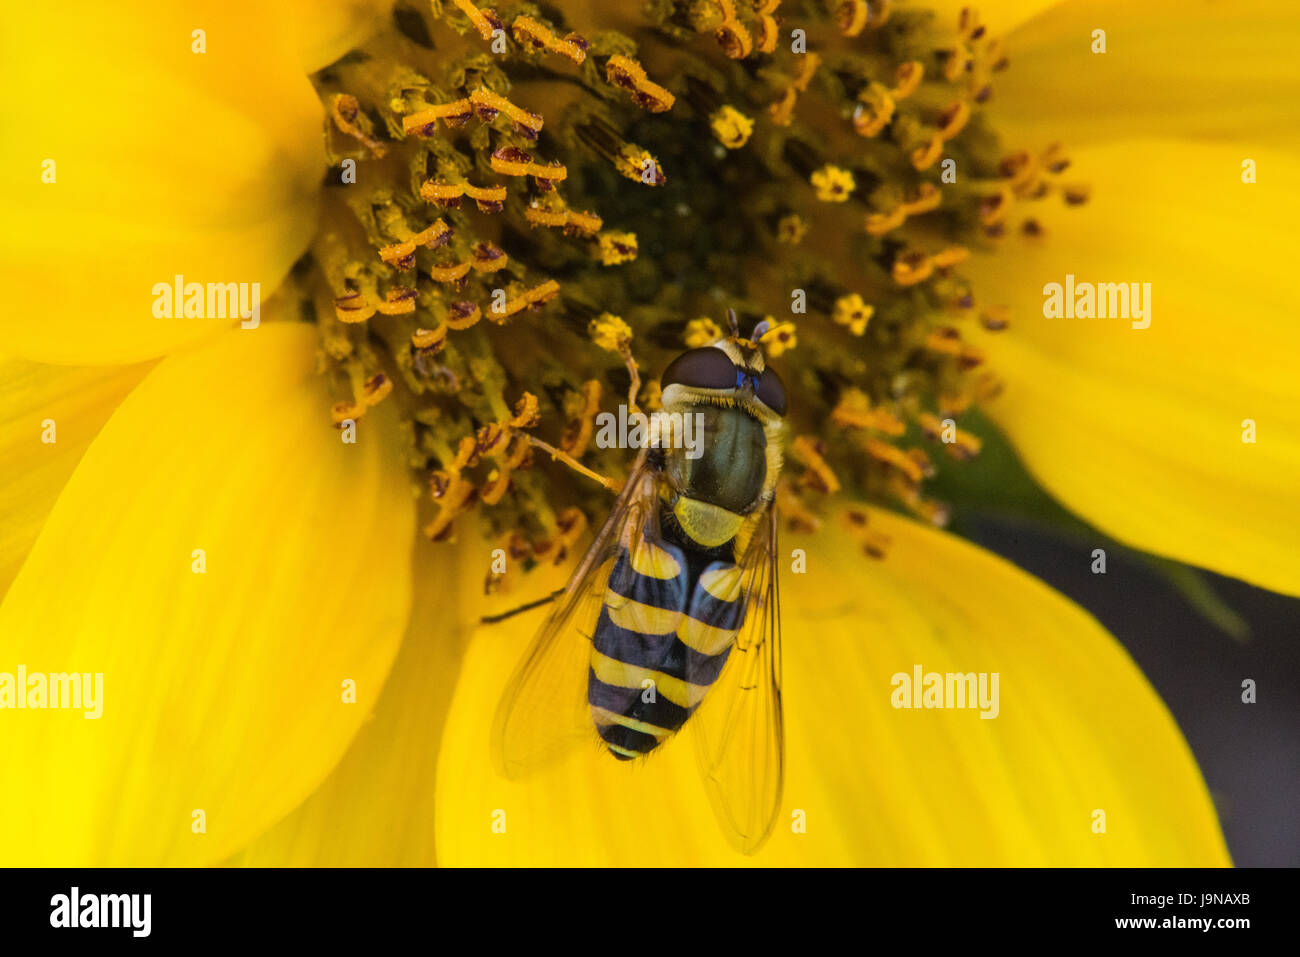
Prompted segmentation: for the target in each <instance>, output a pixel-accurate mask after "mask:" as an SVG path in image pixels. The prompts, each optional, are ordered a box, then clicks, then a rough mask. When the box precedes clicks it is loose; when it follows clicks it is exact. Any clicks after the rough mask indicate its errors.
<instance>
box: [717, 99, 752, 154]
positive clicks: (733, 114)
mask: <svg viewBox="0 0 1300 957" xmlns="http://www.w3.org/2000/svg"><path fill="white" fill-rule="evenodd" d="M709 126H710V128H711V129H712V130H713V135H714V136H715V137H717V140H718V142H719V143H721V144H722V145H723V146H725V147H726V148H727V149H729V150H736V149H740V148H741V147H742V146H744V145H745V144H746V143H748V142H749V137H750V136H751V135H752V134H753V132H754V121H753V120H752V119H750V118H749V117H748V116H746V115H745V114H744V113H741V112H740V110H738V109H736V108H735V107H733V106H721V107H719V108H718V109H717V110H715V111H714V113H713V115H712V116H710V117H709Z"/></svg>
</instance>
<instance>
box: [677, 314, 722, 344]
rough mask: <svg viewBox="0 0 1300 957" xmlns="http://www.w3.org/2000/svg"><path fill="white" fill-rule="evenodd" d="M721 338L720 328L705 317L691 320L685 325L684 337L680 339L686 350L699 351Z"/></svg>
mask: <svg viewBox="0 0 1300 957" xmlns="http://www.w3.org/2000/svg"><path fill="white" fill-rule="evenodd" d="M721 338H722V327H721V326H719V325H718V324H717V323H716V322H714V321H713V320H712V319H710V318H708V317H707V316H704V317H701V318H699V319H692V320H691V321H690V322H688V323H687V324H686V335H685V336H683V337H682V339H683V341H684V342H685V343H686V346H687V348H690V349H699V348H701V347H703V346H708V345H712V344H713V343H715V342H717V341H718V340H719V339H721Z"/></svg>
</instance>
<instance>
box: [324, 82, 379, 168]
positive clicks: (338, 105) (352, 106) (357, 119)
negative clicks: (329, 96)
mask: <svg viewBox="0 0 1300 957" xmlns="http://www.w3.org/2000/svg"><path fill="white" fill-rule="evenodd" d="M330 117H331V118H332V119H333V120H334V125H335V126H336V127H338V128H339V130H340V132H343V133H346V134H347V135H348V136H351V137H352V138H353V139H355V140H358V141H360V142H361V144H362V145H363V146H365V148H366V149H368V150H370V152H371V154H372V155H373V156H374V157H375V159H382V158H383V157H384V156H385V155H386V154H387V153H388V147H387V146H385V145H384V144H383V143H381V142H379V140H377V139H375V138H374V137H373V136H371V135H370V134H371V130H372V129H373V126H372V124H371V122H370V118H369V117H367V116H366V115H365V114H364V113H362V112H361V104H360V103H359V102H357V98H356V97H355V96H352V95H350V94H348V93H340V94H339V95H338V96H336V97H335V98H334V104H333V106H332V107H331V109H330Z"/></svg>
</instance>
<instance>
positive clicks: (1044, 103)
mask: <svg viewBox="0 0 1300 957" xmlns="http://www.w3.org/2000/svg"><path fill="white" fill-rule="evenodd" d="M1094 30H1104V31H1105V44H1106V52H1105V53H1093V52H1092V48H1093V44H1094V38H1093V31H1094ZM1007 46H1008V52H1009V57H1010V61H1011V65H1010V68H1009V69H1008V70H1007V71H1006V72H1005V73H1000V74H998V79H997V80H996V82H995V84H994V94H993V99H992V101H991V106H992V108H993V109H994V111H995V113H994V115H995V119H996V123H997V126H998V127H999V128H1000V129H1001V130H1002V131H1004V132H1011V133H1013V134H1014V135H1015V137H1016V138H1017V139H1019V140H1020V141H1022V142H1019V143H1017V145H1023V146H1026V147H1040V146H1044V145H1046V144H1047V143H1048V142H1050V141H1053V140H1058V139H1063V140H1064V141H1065V143H1066V145H1067V146H1074V145H1075V144H1081V143H1087V142H1092V141H1102V140H1114V139H1123V138H1126V137H1140V136H1170V135H1173V136H1197V137H1203V138H1206V139H1214V140H1224V139H1236V140H1241V141H1244V142H1247V143H1260V144H1263V145H1276V144H1278V143H1279V142H1293V141H1294V138H1295V136H1296V124H1295V104H1296V102H1297V100H1298V99H1300V70H1297V69H1296V64H1295V55H1296V50H1297V49H1298V48H1300V4H1295V3H1291V2H1288V0H1234V2H1232V3H1220V2H1218V0H1142V2H1141V3H1135V2H1133V0H1068V2H1065V3H1060V4H1058V5H1056V6H1054V7H1053V8H1052V9H1050V10H1048V11H1047V12H1046V13H1044V14H1042V15H1041V16H1039V17H1037V18H1035V19H1033V20H1031V21H1030V22H1028V23H1026V24H1024V25H1023V26H1022V27H1020V28H1019V29H1018V30H1016V31H1014V32H1013V33H1011V34H1010V35H1009V36H1008V37H1007Z"/></svg>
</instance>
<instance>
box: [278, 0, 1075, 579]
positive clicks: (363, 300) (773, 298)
mask: <svg viewBox="0 0 1300 957" xmlns="http://www.w3.org/2000/svg"><path fill="white" fill-rule="evenodd" d="M648 6H649V8H650V10H651V11H652V13H651V14H650V15H651V16H652V17H653V19H651V20H648V21H638V22H625V20H626V18H627V17H628V16H631V14H627V13H623V12H620V11H618V10H605V9H602V7H601V5H599V4H594V3H586V2H583V3H576V4H570V5H568V7H570V8H572V11H573V12H572V13H571V14H568V15H571V16H572V17H573V18H574V21H575V22H574V23H568V22H565V21H562V20H559V19H554V18H558V17H559V16H561V14H560V13H558V12H552V10H551V8H549V7H548V8H547V14H548V16H550V17H552V18H551V19H548V18H547V17H543V16H542V15H541V14H540V13H538V12H537V11H536V10H535V9H534V8H531V7H529V8H527V9H529V10H533V13H531V14H519V15H512V16H506V17H503V16H501V15H498V14H497V13H496V12H495V11H493V10H491V9H488V8H487V7H485V6H478V5H476V4H475V3H472V2H471V0H453V2H451V3H449V4H434V7H435V9H439V8H443V7H445V10H444V12H443V15H442V16H441V18H440V19H438V20H434V19H433V18H432V17H429V16H426V15H425V14H424V13H421V12H420V11H419V10H417V9H415V8H414V7H408V6H399V7H398V9H397V11H396V13H395V14H394V20H393V24H392V28H391V29H389V30H387V31H386V32H384V33H382V34H381V35H380V36H378V37H377V38H376V39H375V40H373V41H372V42H370V43H369V44H367V45H366V47H365V48H364V49H362V50H359V51H354V52H353V53H352V54H349V55H348V56H346V57H344V58H343V59H342V60H340V61H339V62H337V63H335V64H334V65H332V66H331V67H329V68H327V69H325V70H323V71H321V72H320V73H319V74H317V75H316V76H315V77H314V81H315V83H316V85H317V88H318V90H319V92H320V95H321V98H322V102H323V103H324V104H325V107H326V110H327V113H328V116H329V128H328V131H327V142H328V149H329V152H330V157H329V158H330V162H331V164H332V165H331V170H330V173H329V176H328V178H327V182H326V189H325V194H326V197H327V203H326V212H325V217H324V225H323V228H322V229H321V232H320V234H319V236H318V237H317V240H316V242H315V244H314V246H313V248H312V250H311V253H310V255H309V256H308V257H305V259H304V261H303V262H302V263H300V264H299V267H298V268H297V269H296V270H295V276H294V278H295V280H296V281H297V288H299V289H300V290H301V291H302V295H303V299H304V311H305V312H306V314H307V315H308V316H309V317H314V320H315V322H316V323H317V324H318V326H319V327H320V330H321V334H322V337H323V342H324V355H325V359H326V362H327V365H328V367H329V369H330V371H331V374H332V375H334V376H335V379H336V382H337V384H338V387H339V389H340V391H341V395H342V398H341V400H340V401H339V403H338V404H337V405H336V406H335V408H334V410H333V413H334V418H335V421H336V423H340V424H343V423H346V422H349V421H350V422H357V420H360V419H361V418H362V417H363V416H364V415H365V414H366V412H367V410H368V409H370V408H372V407H373V406H375V405H376V404H377V403H379V402H386V403H391V404H393V405H395V406H397V407H398V408H399V410H400V413H401V419H402V421H403V422H404V424H405V428H406V435H407V437H408V439H409V445H410V461H411V465H412V468H413V469H414V471H415V472H416V473H417V474H419V475H420V476H421V477H422V478H423V480H424V481H426V482H427V494H426V495H425V497H424V502H425V507H426V509H427V515H426V518H425V530H426V532H427V533H428V534H429V535H430V536H431V537H432V538H434V539H443V538H447V537H448V536H450V535H452V534H454V532H455V530H456V529H457V528H458V527H467V524H468V523H469V522H471V521H473V520H474V519H473V518H472V517H471V515H472V513H475V512H477V514H478V520H480V521H485V522H486V523H487V525H488V527H489V528H490V529H491V530H492V531H493V533H495V534H496V535H499V536H501V537H502V539H503V540H504V541H505V542H506V543H507V546H508V548H509V549H510V552H511V554H512V555H514V556H515V557H520V558H524V559H526V560H528V559H532V560H540V559H548V560H549V559H551V558H556V559H558V558H559V557H562V556H563V554H564V553H565V552H566V551H567V549H568V548H569V546H570V545H572V544H573V543H574V542H575V541H576V540H577V538H578V537H579V536H580V535H581V533H582V531H583V529H584V528H585V526H586V524H587V522H588V521H589V520H591V519H596V520H598V519H599V516H600V514H601V512H602V511H603V510H605V509H607V508H608V506H609V502H610V499H609V495H608V492H607V491H605V490H602V488H601V487H600V484H599V483H598V482H596V481H593V482H588V481H586V480H585V479H584V480H580V481H574V479H573V473H572V471H571V469H575V468H576V469H577V470H578V471H581V472H583V473H584V474H586V475H587V476H589V477H601V476H605V477H610V478H604V479H602V480H601V481H602V482H603V484H605V485H606V486H616V484H617V481H616V480H617V477H618V476H620V475H622V474H623V472H624V470H625V468H626V464H627V462H628V461H629V453H628V451H627V450H620V449H601V448H596V447H594V445H593V441H592V440H593V434H594V429H593V427H592V422H593V418H594V416H595V415H596V414H597V413H598V412H600V411H608V410H610V409H612V408H613V407H614V406H615V405H616V404H617V403H619V402H620V401H627V402H628V404H629V405H634V406H635V405H639V406H640V407H641V408H643V409H654V408H655V407H656V406H657V403H658V383H657V381H656V379H655V377H656V376H657V375H658V373H659V372H660V371H661V370H662V369H663V367H664V366H665V365H666V364H667V362H668V361H669V360H670V359H671V358H672V357H673V356H674V355H675V354H676V353H678V352H680V351H682V350H683V349H684V348H686V347H690V346H696V345H701V344H706V343H708V342H710V341H712V340H713V339H716V338H717V337H718V336H719V335H720V334H721V333H722V331H723V330H722V329H721V327H720V320H721V317H722V316H723V315H724V314H725V311H726V310H727V309H728V308H734V309H735V310H736V311H737V312H738V313H739V315H740V317H741V328H742V329H743V330H746V331H747V330H748V329H750V328H752V327H753V326H755V325H756V324H757V323H758V322H759V321H760V320H763V319H767V320H768V321H769V325H770V331H769V332H768V333H767V334H766V335H765V336H764V338H763V345H764V346H765V348H766V349H767V352H768V355H769V357H771V358H773V359H776V366H777V367H778V368H779V369H780V370H781V373H782V375H783V377H784V378H785V381H786V383H787V388H788V392H789V395H790V402H789V404H790V409H791V412H790V416H789V420H790V423H791V440H790V444H789V449H788V451H789V452H790V457H791V458H792V459H793V463H792V464H791V466H790V467H789V468H788V469H787V478H786V480H785V484H784V485H783V486H782V487H781V489H780V490H779V502H780V506H781V508H782V509H783V511H784V513H785V514H786V515H787V516H788V517H789V518H790V519H791V520H792V521H794V522H796V523H799V524H804V525H811V526H815V525H816V524H817V521H818V520H817V517H816V516H817V513H818V511H819V509H820V503H819V499H821V498H822V497H824V496H826V495H828V494H830V493H833V492H836V491H839V490H841V489H844V490H845V491H847V492H848V493H850V495H851V496H852V497H853V498H855V499H857V500H870V501H876V502H885V503H891V504H895V505H898V506H901V507H903V508H906V509H908V510H910V511H912V512H913V513H915V514H917V515H919V516H921V517H922V518H924V519H926V520H929V521H933V522H936V523H942V522H943V521H944V520H945V517H946V511H945V509H944V507H943V506H942V505H941V504H940V503H938V502H935V501H933V500H931V499H930V498H928V497H927V496H926V495H925V494H924V492H923V488H922V486H923V483H924V480H925V479H926V478H927V477H928V476H930V475H932V474H933V472H934V471H935V468H936V466H935V464H934V461H933V458H932V456H933V454H934V453H935V452H936V451H938V450H942V452H943V453H946V455H947V457H948V458H949V459H950V460H951V461H962V460H965V459H969V458H970V457H971V456H973V455H974V454H975V453H976V452H978V450H979V440H978V439H977V438H976V437H974V436H973V435H970V434H968V433H966V432H965V431H963V430H962V429H961V428H960V427H959V426H958V425H957V419H959V418H960V417H961V416H962V414H963V413H965V412H967V411H968V410H969V409H970V408H972V406H974V405H975V404H977V403H978V402H979V401H980V400H981V399H983V398H986V397H988V396H990V395H992V394H994V393H995V392H996V391H997V390H998V389H999V384H998V381H997V379H996V378H995V376H994V375H993V374H992V373H991V372H989V371H988V370H987V369H985V368H984V366H983V363H984V358H985V357H984V355H983V354H982V352H981V351H980V350H978V349H976V348H974V347H973V346H971V345H970V344H969V343H968V342H967V340H966V337H965V336H964V335H963V331H962V330H963V327H969V325H970V324H971V323H972V322H979V323H981V324H982V325H983V326H984V328H986V329H990V330H997V329H1001V328H1004V327H1005V326H1006V324H1007V317H1006V314H1005V310H1004V309H999V308H997V307H995V306H984V305H982V304H977V303H976V300H975V297H974V295H973V294H972V292H971V288H970V285H969V283H968V282H967V280H966V279H964V278H963V277H962V275H961V273H960V271H959V267H960V266H961V264H962V262H963V261H964V260H966V259H967V257H968V250H969V249H970V248H971V247H972V246H974V245H976V244H979V245H980V246H984V245H988V244H991V243H996V241H997V238H998V237H999V236H1000V235H1002V234H1003V233H1005V231H1006V230H1007V229H1008V228H1009V227H1010V224H1011V223H1012V222H1013V221H1016V222H1018V223H1019V225H1020V228H1022V229H1024V230H1026V231H1027V232H1030V233H1033V234H1035V235H1037V234H1038V233H1041V232H1042V227H1041V226H1040V225H1039V224H1038V221H1037V220H1036V219H1033V218H1032V217H1028V218H1026V217H1024V216H1023V215H1021V214H1020V213H1019V212H1018V211H1017V209H1016V207H1017V206H1018V205H1019V204H1020V203H1022V202H1024V201H1032V200H1038V199H1042V198H1043V197H1044V196H1046V195H1048V194H1050V193H1052V192H1063V193H1064V194H1065V195H1066V198H1067V199H1069V200H1070V201H1079V200H1080V199H1081V198H1083V196H1084V195H1086V194H1083V193H1081V192H1080V191H1079V190H1077V189H1072V188H1071V189H1062V187H1060V186H1059V185H1058V183H1057V182H1056V180H1055V177H1056V176H1057V175H1058V174H1059V173H1061V172H1062V171H1063V170H1064V169H1065V167H1066V166H1067V165H1068V163H1067V160H1066V159H1065V157H1064V155H1063V153H1062V152H1061V150H1060V148H1059V147H1052V148H1051V149H1049V150H1047V151H1046V152H1045V153H1043V154H1041V155H1034V154H1031V153H1028V152H1018V153H1012V154H1010V155H1003V154H1002V153H1001V152H1000V151H999V145H998V140H997V137H996V135H995V134H994V132H993V131H992V130H991V128H990V127H989V125H988V124H987V122H986V119H985V116H984V114H983V111H982V108H981V104H982V103H984V102H985V101H986V100H987V99H988V98H989V96H990V95H991V90H992V78H993V75H994V74H995V73H996V72H998V71H999V70H1001V69H1003V68H1004V67H1005V66H1006V64H1007V61H1006V58H1005V57H1004V56H1003V55H1002V52H1001V44H1000V43H999V42H998V41H997V40H995V39H992V38H990V37H989V36H988V35H987V33H986V30H985V28H984V27H983V26H982V25H981V24H980V22H979V19H978V16H977V15H976V14H975V13H973V12H971V11H969V10H968V11H965V12H963V14H962V16H961V18H960V20H959V22H958V23H956V24H950V23H943V22H940V20H939V18H937V17H936V16H934V15H933V14H931V13H930V12H928V11H924V10H907V11H903V10H897V11H895V10H892V9H891V6H890V4H889V3H888V2H883V0H879V2H873V3H869V2H866V0H843V2H838V0H835V2H831V3H829V4H827V5H826V6H827V8H828V9H826V10H825V11H824V14H823V15H822V16H820V17H819V18H816V17H815V18H812V19H810V20H809V21H808V22H802V21H800V22H795V21H794V20H793V19H792V18H793V16H794V11H785V10H781V11H779V12H778V7H779V6H780V0H664V2H659V3H655V4H651V5H648ZM805 6H809V5H805ZM361 427H364V423H363V424H362V425H361ZM859 517H861V513H859ZM863 543H864V547H865V548H866V549H867V550H868V551H869V552H870V553H872V554H879V553H881V552H882V551H883V549H884V544H885V543H884V542H883V541H881V540H880V538H879V537H878V536H873V535H872V534H871V533H870V531H869V529H866V528H865V526H864V528H863Z"/></svg>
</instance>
